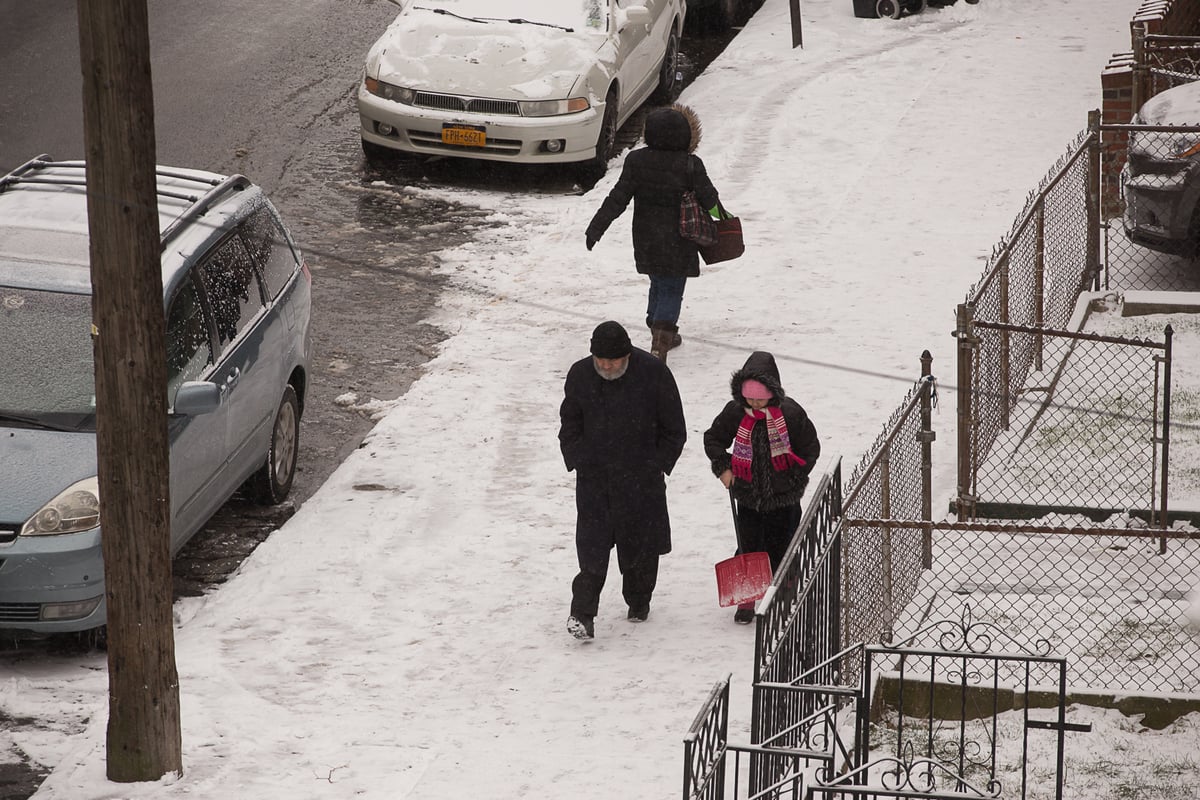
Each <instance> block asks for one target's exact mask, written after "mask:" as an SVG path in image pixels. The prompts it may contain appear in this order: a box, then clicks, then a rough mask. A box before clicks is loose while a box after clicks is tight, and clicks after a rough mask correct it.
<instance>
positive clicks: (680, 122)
mask: <svg viewBox="0 0 1200 800" xmlns="http://www.w3.org/2000/svg"><path fill="white" fill-rule="evenodd" d="M700 134H701V129H700V117H698V116H697V115H696V112H695V111H693V110H692V109H691V108H689V107H688V106H685V105H681V104H679V103H674V104H672V105H669V106H667V107H665V108H656V109H655V110H653V111H651V112H650V113H649V114H648V115H647V116H646V128H645V138H646V146H647V147H649V148H651V149H653V150H679V151H683V152H688V153H694V152H696V148H697V147H699V146H700Z"/></svg>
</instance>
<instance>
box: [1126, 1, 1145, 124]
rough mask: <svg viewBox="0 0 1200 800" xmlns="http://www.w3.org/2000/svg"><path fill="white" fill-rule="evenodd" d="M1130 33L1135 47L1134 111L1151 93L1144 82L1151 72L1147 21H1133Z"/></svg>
mask: <svg viewBox="0 0 1200 800" xmlns="http://www.w3.org/2000/svg"><path fill="white" fill-rule="evenodd" d="M1129 33H1130V39H1131V46H1132V48H1133V67H1132V68H1131V69H1132V72H1133V86H1132V87H1130V88H1131V89H1132V94H1133V97H1132V98H1131V104H1132V107H1133V110H1134V111H1137V110H1138V109H1139V108H1141V107H1142V103H1144V102H1145V101H1146V100H1147V99H1148V98H1149V97H1150V95H1148V94H1146V90H1147V89H1148V88H1149V87H1147V86H1144V85H1143V84H1144V83H1145V82H1146V76H1147V74H1148V73H1149V65H1147V64H1146V23H1145V22H1131V23H1130V24H1129Z"/></svg>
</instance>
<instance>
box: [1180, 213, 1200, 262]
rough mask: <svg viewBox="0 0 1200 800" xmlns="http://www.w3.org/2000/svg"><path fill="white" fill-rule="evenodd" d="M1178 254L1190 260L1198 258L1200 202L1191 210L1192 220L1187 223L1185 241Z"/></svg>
mask: <svg viewBox="0 0 1200 800" xmlns="http://www.w3.org/2000/svg"><path fill="white" fill-rule="evenodd" d="M1180 255H1182V256H1183V257H1184V258H1186V259H1189V260H1191V261H1195V260H1198V259H1200V203H1198V204H1197V205H1196V208H1195V209H1194V210H1193V211H1192V221H1191V222H1190V223H1188V232H1187V241H1186V242H1185V243H1184V245H1183V249H1182V250H1181V251H1180Z"/></svg>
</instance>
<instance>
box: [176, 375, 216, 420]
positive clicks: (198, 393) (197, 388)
mask: <svg viewBox="0 0 1200 800" xmlns="http://www.w3.org/2000/svg"><path fill="white" fill-rule="evenodd" d="M220 405H221V388H220V387H219V386H217V385H216V384H215V383H212V382H210V381H187V382H185V383H184V384H183V385H182V386H180V387H179V391H178V393H176V395H175V408H174V409H173V410H174V413H176V414H179V415H182V416H185V417H195V416H199V415H200V414H208V413H211V412H213V411H216V410H217V408H218V407H219V406H220Z"/></svg>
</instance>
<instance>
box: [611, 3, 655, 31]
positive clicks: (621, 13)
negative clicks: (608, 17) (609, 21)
mask: <svg viewBox="0 0 1200 800" xmlns="http://www.w3.org/2000/svg"><path fill="white" fill-rule="evenodd" d="M650 20H651V15H650V9H648V8H646V7H645V6H629V7H627V8H618V9H617V13H616V22H617V32H618V33H620V32H621V31H623V30H625V28H626V27H628V26H629V25H649V24H650Z"/></svg>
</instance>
